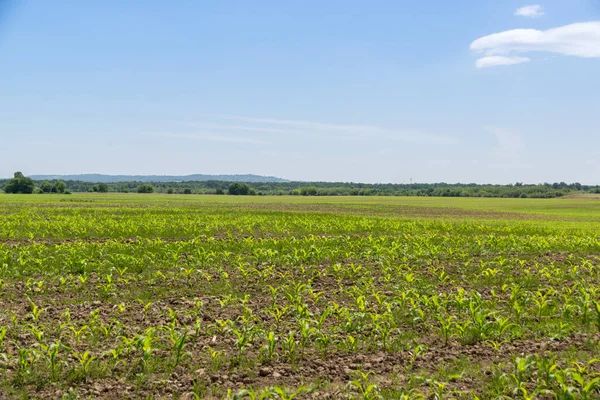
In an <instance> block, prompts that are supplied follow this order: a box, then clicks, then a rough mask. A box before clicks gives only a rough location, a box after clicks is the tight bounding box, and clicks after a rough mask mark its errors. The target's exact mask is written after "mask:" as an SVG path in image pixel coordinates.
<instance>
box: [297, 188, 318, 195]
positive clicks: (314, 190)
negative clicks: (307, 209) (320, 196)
mask: <svg viewBox="0 0 600 400" xmlns="http://www.w3.org/2000/svg"><path fill="white" fill-rule="evenodd" d="M300 194H302V196H316V195H317V188H316V187H314V186H310V187H303V188H301V189H300Z"/></svg>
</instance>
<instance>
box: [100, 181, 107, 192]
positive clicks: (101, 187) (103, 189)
mask: <svg viewBox="0 0 600 400" xmlns="http://www.w3.org/2000/svg"><path fill="white" fill-rule="evenodd" d="M98 191H99V192H100V193H107V192H108V185H107V184H106V183H99V184H98Z"/></svg>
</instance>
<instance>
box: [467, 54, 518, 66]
mask: <svg viewBox="0 0 600 400" xmlns="http://www.w3.org/2000/svg"><path fill="white" fill-rule="evenodd" d="M529 61H530V59H529V58H527V57H517V56H512V57H506V56H487V57H482V58H480V59H479V60H477V61H476V62H475V66H476V67H477V68H487V67H495V66H498V65H515V64H522V63H526V62H529Z"/></svg>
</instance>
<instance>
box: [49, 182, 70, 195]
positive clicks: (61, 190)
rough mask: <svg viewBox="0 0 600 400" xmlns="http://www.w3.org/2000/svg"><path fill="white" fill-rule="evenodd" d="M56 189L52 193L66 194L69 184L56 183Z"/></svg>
mask: <svg viewBox="0 0 600 400" xmlns="http://www.w3.org/2000/svg"><path fill="white" fill-rule="evenodd" d="M54 189H55V190H52V191H53V192H55V193H64V192H65V190H67V184H66V183H64V182H63V181H56V182H54Z"/></svg>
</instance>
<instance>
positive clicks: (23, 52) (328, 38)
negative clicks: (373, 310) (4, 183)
mask: <svg viewBox="0 0 600 400" xmlns="http://www.w3.org/2000/svg"><path fill="white" fill-rule="evenodd" d="M0 4H3V5H4V8H3V9H2V11H1V14H0V140H1V143H2V145H1V146H0V176H2V177H8V176H10V175H11V174H12V172H14V171H15V170H22V171H23V172H24V173H26V174H41V173H48V174H59V173H107V174H191V173H207V174H208V173H214V174H230V173H240V174H244V173H255V174H263V175H276V176H281V177H284V178H288V179H295V180H336V181H338V180H341V181H362V182H398V183H402V182H409V180H410V179H413V181H416V182H440V181H446V182H459V181H460V182H479V183H487V182H491V183H509V182H516V181H524V182H531V183H537V182H544V181H552V182H553V181H567V182H574V181H579V182H582V183H589V184H600V1H597V0H568V1H567V0H561V1H558V0H548V1H539V2H536V1H532V2H527V1H521V0H518V1H513V0H502V1H498V0H477V1H467V0H464V1H460V2H452V1H446V0H431V1H427V2H418V1H400V0H394V1H391V0H390V1H383V0H382V1H364V0H363V1H356V0H343V1H337V0H328V1H310V0H307V1H302V2H291V1H289V2H288V1H260V0H257V1H252V2H250V1H242V0H240V1H227V0H219V1H177V2H164V1H155V0H144V1H141V0H128V1H121V0H103V1H91V0H90V1H80V0H71V1H66V0H55V1H46V0H30V1H27V0H22V1H12V2H10V1H7V0H4V1H3V0H0ZM175 5H176V6H175Z"/></svg>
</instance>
